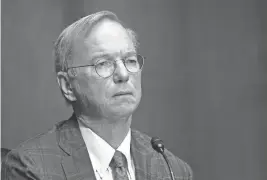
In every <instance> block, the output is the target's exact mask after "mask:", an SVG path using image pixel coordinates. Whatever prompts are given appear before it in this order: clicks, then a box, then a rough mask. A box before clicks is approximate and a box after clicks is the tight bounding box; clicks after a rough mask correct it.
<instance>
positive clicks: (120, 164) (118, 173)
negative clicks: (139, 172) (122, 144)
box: [110, 150, 129, 180]
mask: <svg viewBox="0 0 267 180" xmlns="http://www.w3.org/2000/svg"><path fill="white" fill-rule="evenodd" d="M110 167H111V168H112V174H113V179H114V180H129V178H128V175H127V160H126V157H125V156H124V155H123V154H122V153H121V152H120V151H117V150H116V152H115V154H114V156H113V158H112V160H111V162H110Z"/></svg>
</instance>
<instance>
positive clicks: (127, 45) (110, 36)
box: [73, 19, 135, 64]
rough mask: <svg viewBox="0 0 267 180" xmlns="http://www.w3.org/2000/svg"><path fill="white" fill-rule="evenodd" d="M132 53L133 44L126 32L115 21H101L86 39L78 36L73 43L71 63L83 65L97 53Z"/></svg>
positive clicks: (133, 49)
mask: <svg viewBox="0 0 267 180" xmlns="http://www.w3.org/2000/svg"><path fill="white" fill-rule="evenodd" d="M133 51H135V47H134V43H133V41H132V38H131V37H130V36H129V34H128V33H127V30H126V29H125V28H124V27H123V26H122V25H121V24H120V23H118V22H116V21H113V20H109V19H103V20H101V21H100V22H98V23H97V24H95V25H94V26H93V27H92V28H91V30H90V33H88V34H87V36H86V37H84V36H79V37H77V38H76V39H75V40H74V41H73V55H74V57H73V58H74V59H73V60H74V61H75V62H73V63H75V64H77V63H78V64H83V63H85V62H84V60H88V59H90V58H92V56H94V55H96V54H97V53H106V54H111V55H113V54H114V55H115V54H124V53H128V52H133Z"/></svg>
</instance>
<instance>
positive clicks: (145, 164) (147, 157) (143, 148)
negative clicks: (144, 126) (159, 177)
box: [131, 130, 156, 180]
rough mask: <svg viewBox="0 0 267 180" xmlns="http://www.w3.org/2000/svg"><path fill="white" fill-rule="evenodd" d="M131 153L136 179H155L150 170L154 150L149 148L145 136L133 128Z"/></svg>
mask: <svg viewBox="0 0 267 180" xmlns="http://www.w3.org/2000/svg"><path fill="white" fill-rule="evenodd" d="M131 154H132V156H133V160H134V166H135V178H136V180H152V179H153V180H154V179H156V176H155V175H156V174H155V173H153V172H152V168H153V167H152V165H153V159H154V158H153V156H154V155H155V151H153V149H152V148H151V145H150V142H149V141H148V140H147V138H144V137H143V136H142V135H141V134H140V133H139V132H138V131H134V130H132V139H131Z"/></svg>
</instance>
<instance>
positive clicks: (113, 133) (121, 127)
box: [76, 114, 132, 149]
mask: <svg viewBox="0 0 267 180" xmlns="http://www.w3.org/2000/svg"><path fill="white" fill-rule="evenodd" d="M76 116H77V119H78V120H79V121H80V122H81V123H82V124H83V125H84V126H85V127H88V128H90V129H91V130H92V131H94V132H95V133H96V134H97V135H98V136H100V137H101V138H102V139H104V140H105V141H106V142H107V143H108V144H110V146H112V147H113V148H114V149H117V148H118V147H119V146H120V144H121V143H122V141H123V140H124V138H125V137H126V135H127V133H128V131H129V130H130V126H131V121H132V116H129V117H116V119H115V118H109V119H107V118H102V119H93V118H92V117H90V116H85V115H83V114H79V115H77V114H76Z"/></svg>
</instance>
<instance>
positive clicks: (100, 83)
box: [78, 75, 109, 101]
mask: <svg viewBox="0 0 267 180" xmlns="http://www.w3.org/2000/svg"><path fill="white" fill-rule="evenodd" d="M78 84H79V89H80V91H81V93H83V94H85V95H86V96H87V97H88V98H89V99H90V100H93V101H103V100H105V98H106V97H107V95H108V93H107V92H108V89H109V88H108V84H107V82H106V81H104V80H103V79H98V78H95V77H88V75H84V76H82V77H81V78H79V80H78Z"/></svg>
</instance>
